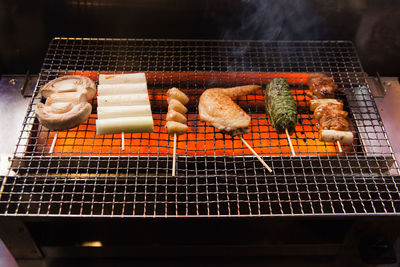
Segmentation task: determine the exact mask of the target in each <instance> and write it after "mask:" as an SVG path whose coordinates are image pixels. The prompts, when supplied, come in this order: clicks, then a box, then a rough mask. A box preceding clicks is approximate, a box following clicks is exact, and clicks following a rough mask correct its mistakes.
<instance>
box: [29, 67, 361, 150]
mask: <svg viewBox="0 0 400 267" xmlns="http://www.w3.org/2000/svg"><path fill="white" fill-rule="evenodd" d="M68 74H69V75H84V76H88V77H90V78H91V79H93V80H94V81H96V82H97V80H98V74H99V73H93V72H68ZM308 75H309V74H308V73H222V72H221V73H216V72H147V73H146V76H147V83H148V87H149V96H150V101H151V104H152V108H153V119H154V132H153V133H142V134H141V133H133V134H130V133H127V134H125V150H124V151H122V148H121V134H114V135H101V136H98V135H96V123H95V120H96V119H97V114H91V116H90V118H89V120H88V121H86V122H84V123H83V124H81V125H80V126H79V127H76V128H73V129H70V130H68V131H60V132H58V137H57V141H56V144H55V147H54V150H53V153H52V154H51V155H53V156H61V157H70V156H143V157H147V156H168V155H172V144H173V138H171V137H169V136H168V134H167V132H166V129H165V128H164V125H165V123H166V121H165V116H166V107H167V102H166V95H165V93H166V91H167V90H168V89H169V88H170V87H172V86H176V87H180V89H182V90H183V91H185V92H186V93H187V94H188V95H189V97H190V99H191V101H190V103H189V106H188V107H189V113H188V114H187V117H188V126H189V131H188V134H186V135H182V136H180V137H179V139H178V143H177V154H178V155H180V156H185V155H187V156H243V155H246V156H247V155H248V156H250V155H252V153H251V152H250V151H249V150H248V149H247V148H246V147H245V146H244V145H243V143H242V142H241V140H240V139H239V138H234V139H232V138H231V137H230V136H228V135H223V134H222V133H220V132H218V131H217V130H216V129H215V128H214V127H212V126H211V125H209V124H207V123H204V122H201V121H199V119H198V114H197V101H196V100H197V98H198V97H199V95H200V94H201V92H202V91H203V90H204V89H206V88H210V87H216V86H218V87H222V86H226V87H231V86H236V85H241V84H249V83H252V84H262V85H265V84H267V83H268V81H269V80H271V79H272V78H276V77H282V78H285V79H286V80H287V81H288V82H289V84H291V86H292V93H293V95H294V97H295V100H296V103H297V105H298V106H299V107H302V108H304V109H307V108H308V103H307V98H306V97H305V91H304V89H307V87H306V86H303V84H305V83H306V80H307V77H308ZM214 85H216V86H214ZM296 85H297V87H298V88H296ZM164 86H165V88H164ZM152 87H157V88H160V87H161V89H154V88H152ZM185 87H186V88H190V89H185ZM199 88H201V89H199ZM95 103H96V101H94V104H95ZM237 103H238V104H239V105H241V106H242V107H243V108H244V109H245V110H246V108H249V109H250V112H249V114H250V115H251V117H252V124H251V129H250V133H248V134H245V135H243V137H244V139H246V140H247V142H248V143H249V144H250V145H251V146H252V147H253V148H254V150H255V151H256V152H257V153H259V155H260V156H290V155H291V152H290V148H289V144H288V140H287V139H286V136H285V134H280V135H278V134H277V133H276V132H275V131H274V129H273V128H272V127H271V124H270V122H269V120H268V118H267V115H266V113H265V112H264V96H263V91H261V90H260V91H259V92H257V94H256V95H251V96H247V97H241V98H239V99H238V100H237ZM94 109H95V107H94ZM154 109H157V110H156V112H155V110H154ZM247 111H248V110H247ZM251 111H255V112H254V113H252V112H251ZM316 122H317V121H316V120H314V119H313V117H312V115H311V114H308V113H307V114H301V113H300V114H298V124H297V127H296V131H295V133H293V134H292V136H291V140H292V143H293V146H294V150H295V152H296V154H297V155H298V156H326V155H337V154H338V153H339V151H338V147H337V146H336V145H335V144H334V143H324V142H320V141H319V140H318V129H317V127H316V126H315V124H316ZM37 127H38V129H37V131H32V133H31V139H32V140H33V139H34V140H35V142H36V144H35V151H33V152H34V153H39V154H42V155H50V154H49V151H50V147H51V144H52V142H53V137H54V135H55V132H52V131H51V132H49V131H48V130H47V129H45V128H43V127H41V126H40V125H39V126H37ZM342 148H343V151H344V152H352V151H354V146H352V145H350V146H343V147H342Z"/></svg>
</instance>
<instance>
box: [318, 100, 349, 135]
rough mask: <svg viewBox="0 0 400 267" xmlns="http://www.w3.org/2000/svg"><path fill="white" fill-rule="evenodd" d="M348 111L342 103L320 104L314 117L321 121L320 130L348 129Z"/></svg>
mask: <svg viewBox="0 0 400 267" xmlns="http://www.w3.org/2000/svg"><path fill="white" fill-rule="evenodd" d="M346 117H347V112H346V111H343V110H342V109H341V108H340V105H337V104H332V103H327V104H323V105H320V106H319V107H317V108H316V109H315V111H314V118H315V119H317V120H318V121H319V123H318V128H319V129H320V130H338V131H347V130H348V128H349V123H348V121H347V119H346Z"/></svg>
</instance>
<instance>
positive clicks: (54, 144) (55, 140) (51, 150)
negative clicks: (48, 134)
mask: <svg viewBox="0 0 400 267" xmlns="http://www.w3.org/2000/svg"><path fill="white" fill-rule="evenodd" d="M57 136H58V132H56V133H55V135H54V137H53V142H52V143H51V147H50V151H49V153H50V154H52V153H53V151H54V147H55V146H56V142H57Z"/></svg>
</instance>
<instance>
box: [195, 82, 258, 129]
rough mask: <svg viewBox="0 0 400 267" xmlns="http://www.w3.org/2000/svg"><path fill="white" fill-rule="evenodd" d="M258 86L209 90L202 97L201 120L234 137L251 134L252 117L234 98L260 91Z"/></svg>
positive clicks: (200, 104) (200, 105)
mask: <svg viewBox="0 0 400 267" xmlns="http://www.w3.org/2000/svg"><path fill="white" fill-rule="evenodd" d="M259 88H260V86H258V85H245V86H238V87H232V88H225V89H224V88H213V89H207V90H205V91H204V92H203V94H202V95H201V96H200V103H199V115H200V120H201V121H205V122H209V123H211V124H212V125H213V126H214V127H215V128H217V129H218V130H220V131H222V132H226V133H228V134H230V135H232V136H236V135H240V134H243V133H247V132H249V128H248V127H249V124H250V120H251V118H250V116H249V115H247V113H246V112H245V111H244V110H243V109H241V108H240V107H239V106H238V105H237V104H236V103H235V102H233V100H232V98H236V97H238V96H245V95H248V94H250V93H253V92H255V91H256V90H257V89H259Z"/></svg>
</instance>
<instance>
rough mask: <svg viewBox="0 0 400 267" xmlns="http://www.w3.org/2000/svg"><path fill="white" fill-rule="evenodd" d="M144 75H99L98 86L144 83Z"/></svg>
mask: <svg viewBox="0 0 400 267" xmlns="http://www.w3.org/2000/svg"><path fill="white" fill-rule="evenodd" d="M145 82H146V75H145V74H144V73H143V72H141V73H128V74H100V75H99V84H121V83H145Z"/></svg>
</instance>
